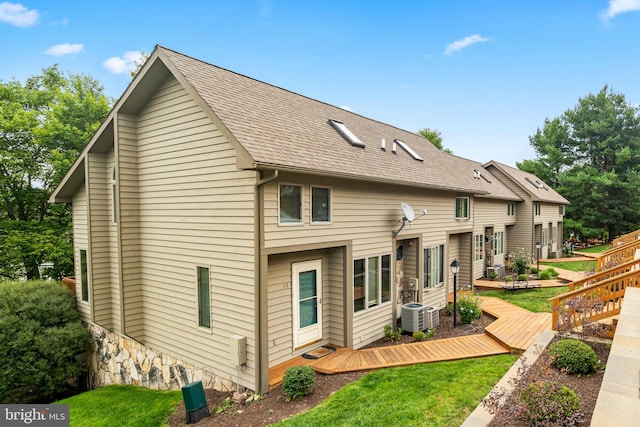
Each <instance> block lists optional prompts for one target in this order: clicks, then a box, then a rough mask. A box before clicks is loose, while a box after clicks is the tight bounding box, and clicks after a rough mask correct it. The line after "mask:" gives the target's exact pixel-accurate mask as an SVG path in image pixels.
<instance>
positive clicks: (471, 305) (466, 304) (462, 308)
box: [457, 295, 482, 325]
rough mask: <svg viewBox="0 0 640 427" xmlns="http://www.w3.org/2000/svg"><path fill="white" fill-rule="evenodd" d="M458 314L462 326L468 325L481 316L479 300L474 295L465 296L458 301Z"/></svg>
mask: <svg viewBox="0 0 640 427" xmlns="http://www.w3.org/2000/svg"><path fill="white" fill-rule="evenodd" d="M457 305H458V307H457V308H458V313H460V320H461V321H462V323H463V324H465V325H468V324H470V323H471V322H473V321H474V320H475V319H479V318H480V316H482V310H480V299H479V298H478V297H477V296H475V295H465V296H463V297H462V298H460V300H459V301H458V304H457Z"/></svg>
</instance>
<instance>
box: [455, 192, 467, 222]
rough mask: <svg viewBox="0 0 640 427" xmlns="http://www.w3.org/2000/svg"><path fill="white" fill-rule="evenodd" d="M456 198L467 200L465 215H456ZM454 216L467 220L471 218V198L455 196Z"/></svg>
mask: <svg viewBox="0 0 640 427" xmlns="http://www.w3.org/2000/svg"><path fill="white" fill-rule="evenodd" d="M458 200H466V202H467V216H458ZM454 210H455V212H454V216H455V219H459V220H468V219H469V218H471V200H470V198H469V197H462V196H460V197H456V200H455V203H454Z"/></svg>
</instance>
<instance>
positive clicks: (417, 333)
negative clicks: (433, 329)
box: [413, 331, 427, 342]
mask: <svg viewBox="0 0 640 427" xmlns="http://www.w3.org/2000/svg"><path fill="white" fill-rule="evenodd" d="M426 337H427V334H425V333H424V332H422V331H415V332H414V333H413V340H414V341H415V342H420V341H424V340H425V338H426Z"/></svg>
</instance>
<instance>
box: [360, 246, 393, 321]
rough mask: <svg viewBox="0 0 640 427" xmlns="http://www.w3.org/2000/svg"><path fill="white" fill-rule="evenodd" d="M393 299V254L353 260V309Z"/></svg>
mask: <svg viewBox="0 0 640 427" xmlns="http://www.w3.org/2000/svg"><path fill="white" fill-rule="evenodd" d="M388 301H391V255H382V256H373V257H368V258H362V259H356V260H354V261H353V311H354V312H358V311H362V310H366V309H370V308H373V307H376V306H378V305H380V304H382V303H385V302H388Z"/></svg>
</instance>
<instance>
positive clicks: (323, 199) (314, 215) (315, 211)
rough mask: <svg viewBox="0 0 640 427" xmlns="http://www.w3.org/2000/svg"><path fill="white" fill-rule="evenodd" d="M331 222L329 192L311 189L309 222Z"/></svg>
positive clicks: (328, 190)
mask: <svg viewBox="0 0 640 427" xmlns="http://www.w3.org/2000/svg"><path fill="white" fill-rule="evenodd" d="M330 221H331V190H330V189H328V188H321V187H311V222H330Z"/></svg>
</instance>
